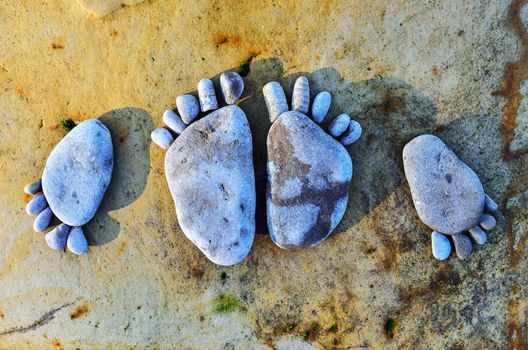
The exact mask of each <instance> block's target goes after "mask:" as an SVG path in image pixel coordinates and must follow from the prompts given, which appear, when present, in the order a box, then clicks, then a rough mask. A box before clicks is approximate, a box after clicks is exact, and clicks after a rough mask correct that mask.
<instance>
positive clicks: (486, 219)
mask: <svg viewBox="0 0 528 350" xmlns="http://www.w3.org/2000/svg"><path fill="white" fill-rule="evenodd" d="M495 225H497V221H496V220H495V218H494V217H493V216H491V215H488V214H484V215H482V218H481V219H480V226H481V227H482V228H483V229H484V230H486V231H491V230H493V229H494V228H495Z"/></svg>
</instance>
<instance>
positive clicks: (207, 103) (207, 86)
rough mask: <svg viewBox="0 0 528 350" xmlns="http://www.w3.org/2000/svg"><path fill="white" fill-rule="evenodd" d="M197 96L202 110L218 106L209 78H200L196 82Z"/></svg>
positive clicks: (205, 110)
mask: <svg viewBox="0 0 528 350" xmlns="http://www.w3.org/2000/svg"><path fill="white" fill-rule="evenodd" d="M198 97H199V100H200V109H201V110H202V112H207V111H210V110H211V109H217V108H218V100H217V99H216V93H215V89H214V86H213V82H212V81H211V80H210V79H202V80H200V81H199V82H198Z"/></svg>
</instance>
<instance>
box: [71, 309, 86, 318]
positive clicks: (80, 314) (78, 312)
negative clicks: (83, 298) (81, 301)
mask: <svg viewBox="0 0 528 350" xmlns="http://www.w3.org/2000/svg"><path fill="white" fill-rule="evenodd" d="M87 313H88V307H87V306H86V305H81V306H78V307H77V308H76V309H75V310H73V312H72V313H71V314H70V318H71V319H72V320H76V319H78V318H81V317H83V316H86V314H87Z"/></svg>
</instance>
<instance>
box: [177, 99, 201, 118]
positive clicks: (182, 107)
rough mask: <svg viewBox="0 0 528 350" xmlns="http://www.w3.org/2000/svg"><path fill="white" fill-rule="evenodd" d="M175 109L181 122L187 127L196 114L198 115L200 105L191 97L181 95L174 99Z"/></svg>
mask: <svg viewBox="0 0 528 350" xmlns="http://www.w3.org/2000/svg"><path fill="white" fill-rule="evenodd" d="M176 107H178V112H180V116H181V118H182V120H183V122H184V123H185V124H187V125H189V124H191V123H192V122H193V121H194V120H195V119H196V117H197V116H198V113H200V103H198V99H197V98H196V97H194V96H193V95H181V96H178V97H177V98H176Z"/></svg>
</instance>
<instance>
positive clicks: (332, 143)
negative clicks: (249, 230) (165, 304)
mask: <svg viewBox="0 0 528 350" xmlns="http://www.w3.org/2000/svg"><path fill="white" fill-rule="evenodd" d="M263 93H264V98H265V101H266V106H267V108H268V111H269V114H270V119H271V121H272V123H273V125H272V126H271V129H270V131H269V133H268V138H267V150H268V187H267V195H266V197H267V198H266V210H267V220H268V230H269V233H270V236H271V239H272V240H273V242H275V244H277V245H278V246H279V247H281V248H284V249H300V248H307V247H311V246H314V245H317V244H319V243H321V242H322V241H323V240H324V239H326V238H327V237H328V236H329V235H330V234H331V233H332V231H333V230H334V229H335V227H336V226H337V224H338V223H339V222H340V221H341V219H342V217H343V215H344V213H345V210H346V207H347V202H348V192H349V187H350V181H351V179H352V160H351V159H350V156H349V154H348V152H347V150H346V149H345V147H343V145H350V144H352V143H354V142H355V141H357V140H358V139H359V137H360V135H361V126H360V125H359V123H358V122H356V121H355V120H351V119H350V117H349V116H348V115H346V114H341V115H339V116H337V117H336V118H335V119H334V120H333V121H332V123H331V124H330V126H329V128H328V131H329V133H330V135H329V134H327V133H326V132H325V131H323V129H322V128H321V127H320V126H319V125H317V124H319V123H321V122H322V121H323V119H324V118H325V116H326V114H327V112H328V109H329V107H330V102H331V96H330V93H328V92H326V91H324V92H320V93H319V94H317V95H316V96H315V98H314V101H313V104H312V107H311V119H310V118H309V117H307V115H308V111H309V110H310V88H309V84H308V79H307V78H306V77H304V76H301V77H299V78H298V79H297V81H296V82H295V86H294V89H293V98H292V108H291V109H292V110H289V108H288V104H287V102H286V97H285V95H284V90H283V89H282V87H281V86H280V84H279V83H277V82H270V83H268V84H266V85H265V86H264V88H263ZM334 138H336V139H338V140H339V142H338V141H336V140H335V139H334Z"/></svg>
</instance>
